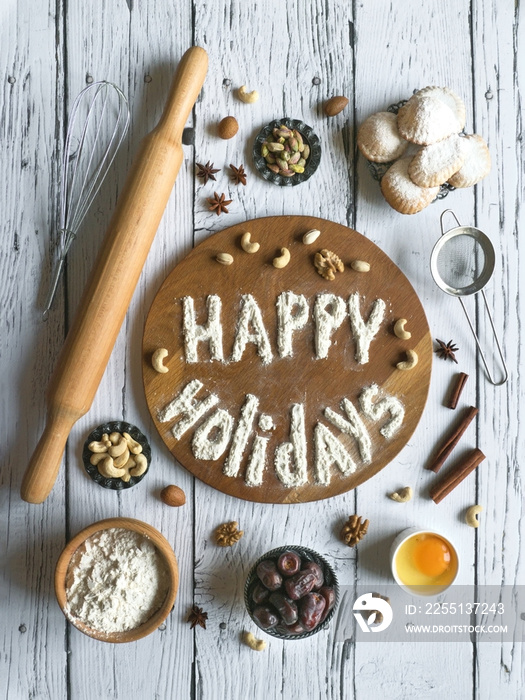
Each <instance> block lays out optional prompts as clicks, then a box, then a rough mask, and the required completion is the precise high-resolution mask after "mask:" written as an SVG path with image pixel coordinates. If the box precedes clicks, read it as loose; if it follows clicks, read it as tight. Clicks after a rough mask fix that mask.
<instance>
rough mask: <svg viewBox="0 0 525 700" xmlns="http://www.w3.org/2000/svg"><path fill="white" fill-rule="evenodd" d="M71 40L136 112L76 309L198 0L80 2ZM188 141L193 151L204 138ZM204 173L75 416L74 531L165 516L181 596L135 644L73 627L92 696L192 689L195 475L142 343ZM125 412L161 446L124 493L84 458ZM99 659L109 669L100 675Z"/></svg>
mask: <svg viewBox="0 0 525 700" xmlns="http://www.w3.org/2000/svg"><path fill="white" fill-rule="evenodd" d="M167 23H168V24H167ZM168 25H169V26H171V29H170V42H169V43H167V42H166V40H165V29H166V26H168ZM85 26H91V27H93V31H92V32H90V35H89V40H88V41H87V42H86V37H85V36H84V32H83V29H82V28H83V27H85ZM67 42H68V45H69V46H77V45H82V46H83V50H82V51H81V52H78V53H74V54H73V55H70V60H69V63H68V83H69V85H70V86H73V85H75V86H76V85H78V84H79V83H81V82H82V80H83V79H84V76H85V73H86V72H87V73H89V74H90V75H91V76H93V79H95V80H98V79H109V80H113V81H114V82H115V83H116V84H117V85H119V86H120V87H121V88H122V89H123V90H124V93H125V94H126V95H127V97H128V99H129V103H130V109H131V112H132V123H131V127H130V132H129V137H128V139H127V144H128V147H127V148H123V149H122V154H121V155H120V156H119V157H118V158H117V160H116V161H115V165H114V167H113V168H112V172H110V174H109V175H108V180H107V183H108V186H107V187H104V188H103V191H102V192H101V193H100V195H99V196H98V197H97V202H96V203H95V205H94V207H93V211H92V213H91V215H88V217H89V220H88V221H87V222H86V226H85V227H84V231H83V235H82V237H79V240H78V243H77V247H76V250H75V255H74V258H73V259H72V261H71V266H70V277H69V279H70V287H71V289H70V300H71V308H74V307H75V306H76V304H77V303H78V299H79V295H80V294H81V292H82V290H83V286H84V282H85V280H86V278H87V275H88V273H89V270H90V268H91V267H92V265H93V261H94V258H95V256H96V253H97V251H98V248H99V246H100V242H101V240H102V237H103V235H104V233H105V228H106V226H107V223H108V221H109V218H110V216H111V213H112V211H113V208H114V206H115V202H116V199H117V195H118V189H119V186H121V185H122V184H123V182H124V180H125V176H126V172H127V170H128V168H129V166H130V164H131V162H132V160H133V155H134V152H135V151H136V150H137V147H138V145H139V143H140V141H141V139H142V138H143V137H144V136H145V135H146V134H147V133H148V132H149V131H150V130H151V129H152V128H153V127H154V126H155V125H156V123H157V121H158V119H159V117H160V114H161V112H162V109H163V107H164V102H165V100H166V97H167V94H168V89H169V86H170V84H171V80H172V77H173V73H174V70H175V67H176V65H177V63H178V61H179V59H180V57H181V56H182V54H183V53H184V51H185V50H186V48H187V47H188V46H189V45H190V44H191V14H190V5H189V3H184V4H183V5H182V6H178V7H177V8H175V7H170V8H167V13H158V14H157V13H154V14H151V13H150V12H148V9H147V8H146V7H143V6H141V5H135V4H134V5H133V9H132V10H131V12H130V10H129V7H128V5H126V4H125V3H124V2H122V3H119V6H118V7H116V6H114V5H111V4H107V5H106V6H105V7H104V8H102V9H101V8H100V7H87V6H79V5H77V6H76V7H75V8H71V9H70V12H69V14H68V24H67ZM71 92H72V93H73V87H71ZM186 150H187V155H188V156H189V158H190V159H191V160H193V159H192V149H191V148H187V149H186ZM192 180H193V178H192V177H189V175H188V173H187V165H186V164H184V165H183V168H182V169H181V173H180V175H179V178H178V181H177V183H176V185H175V188H174V191H173V193H172V196H171V198H170V202H169V204H168V207H167V209H166V212H165V215H164V217H163V220H162V223H161V225H160V228H159V231H158V233H157V236H156V239H155V241H154V243H153V246H152V250H151V251H150V255H149V257H148V260H147V262H146V265H145V269H144V271H143V273H142V276H141V278H140V281H139V284H138V287H137V289H136V291H135V294H134V297H133V300H132V303H131V306H130V310H129V312H128V315H127V317H126V320H125V322H124V324H123V327H122V329H121V332H120V334H119V337H118V339H117V342H116V345H115V348H114V350H113V353H112V356H111V358H110V361H109V364H108V367H107V369H106V372H105V375H104V378H103V380H102V383H101V386H100V388H99V391H98V393H97V395H96V397H95V401H94V403H93V407H92V408H91V410H90V411H89V412H88V413H87V415H86V416H85V417H84V418H83V419H82V420H80V421H79V422H78V424H77V425H76V426H75V429H74V431H73V433H72V437H71V440H70V451H69V458H70V478H69V485H68V486H69V489H68V499H69V504H70V508H69V513H70V523H69V526H70V529H71V532H72V533H73V532H75V531H77V530H78V529H80V528H81V527H82V526H84V525H86V524H88V523H90V522H92V521H95V520H97V519H100V518H102V517H108V516H112V515H116V514H119V515H123V516H128V517H134V518H138V519H139V520H145V521H147V522H148V523H150V524H152V525H153V526H154V527H157V528H158V529H159V530H161V532H162V533H163V534H164V535H165V536H166V537H167V538H168V540H169V541H170V543H171V544H172V545H173V548H174V550H175V553H176V556H177V558H178V562H179V567H180V588H179V594H178V599H177V601H176V604H175V608H174V611H173V613H172V614H171V616H170V617H169V618H168V620H167V622H166V625H165V626H163V628H162V629H161V630H160V631H158V632H155V633H153V634H152V635H151V636H149V637H147V638H145V639H142V640H140V641H139V642H136V643H135V644H132V645H115V646H113V647H108V646H107V645H105V644H100V643H93V640H91V639H89V638H87V637H85V636H84V635H82V634H80V633H79V632H77V631H76V630H74V629H73V630H71V635H70V649H71V654H70V657H69V658H70V670H69V673H70V678H71V686H72V688H75V689H76V693H77V695H78V697H86V698H91V697H93V695H94V694H95V695H98V696H100V697H136V698H138V697H145V696H155V697H159V698H163V697H175V696H177V695H179V694H180V696H181V697H188V696H189V694H190V687H191V667H192V666H191V664H192V659H193V649H192V645H191V643H188V642H187V639H188V637H189V636H190V635H189V634H188V631H187V629H186V628H185V626H184V625H183V623H182V621H181V610H182V609H183V607H184V602H185V601H187V600H188V599H191V597H192V593H191V590H192V586H193V577H192V574H191V569H192V560H193V542H192V527H191V523H192V519H193V515H192V512H193V503H192V501H193V498H192V491H193V488H192V479H191V477H190V476H189V475H188V474H186V472H184V471H183V470H181V469H180V468H178V467H177V466H176V465H174V464H173V460H172V458H171V456H170V455H169V454H168V453H167V450H165V449H163V447H162V444H161V442H160V440H159V439H158V436H156V434H155V432H154V431H155V428H154V426H153V424H152V422H151V421H150V419H149V416H148V413H147V409H146V406H145V403H144V398H143V389H142V382H141V365H142V352H141V346H142V328H143V324H144V319H145V316H146V314H147V311H148V309H149V306H150V304H151V301H152V300H153V296H154V294H155V292H156V289H157V287H158V285H159V283H160V281H161V280H162V278H163V277H164V275H165V274H166V272H167V270H168V269H169V268H170V267H171V266H172V265H173V263H174V261H175V260H176V259H177V258H178V257H179V256H180V255H182V254H183V253H184V252H185V250H187V249H188V247H189V245H191V240H192V236H193V230H192V223H191V209H192V208H191V197H192V193H193V188H192ZM94 332H96V330H95V329H94ZM119 418H123V419H125V420H127V421H129V422H130V423H133V424H136V425H138V426H140V428H141V429H142V430H143V431H144V432H145V434H146V435H147V436H149V439H150V443H151V445H152V465H151V470H150V472H149V473H148V475H147V478H146V479H145V480H144V481H143V482H142V483H141V484H139V485H138V486H136V487H134V488H133V489H130V490H128V491H125V492H123V493H121V494H117V493H116V492H113V491H106V490H104V489H101V488H100V487H98V486H97V485H95V484H93V483H92V482H91V481H90V480H89V479H87V478H86V474H85V472H84V470H83V467H82V464H81V459H80V454H81V451H82V444H83V441H84V440H85V438H86V436H87V434H88V433H89V432H90V431H91V430H92V429H93V428H94V427H95V426H96V425H98V424H99V423H101V422H102V421H104V420H118V419H119ZM174 481H175V482H176V483H177V484H179V485H180V486H181V487H182V488H183V489H184V491H185V492H186V495H187V504H186V505H185V506H184V507H183V508H181V509H180V510H171V509H168V508H167V507H166V506H164V505H163V504H162V503H161V502H160V499H159V493H160V490H161V488H162V487H163V486H165V485H166V484H168V483H172V482H174ZM94 668H99V669H107V670H106V671H105V672H103V673H101V674H97V675H96V677H93V673H92V669H94ZM130 669H133V672H132V673H130Z"/></svg>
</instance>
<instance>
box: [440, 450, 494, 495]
mask: <svg viewBox="0 0 525 700" xmlns="http://www.w3.org/2000/svg"><path fill="white" fill-rule="evenodd" d="M484 459H485V455H484V454H483V452H482V451H481V450H480V449H478V448H477V447H475V448H474V449H473V450H471V451H470V452H468V453H467V454H466V455H465V457H464V458H463V459H462V460H461V461H460V462H458V464H456V466H455V467H454V468H453V469H451V470H450V471H449V472H448V473H447V475H446V476H445V477H444V478H443V479H441V480H440V481H439V483H437V484H435V485H434V486H432V488H431V489H430V498H431V499H432V500H433V501H434V503H440V502H441V501H442V500H443V499H444V498H445V496H448V494H449V493H451V492H452V491H453V490H454V489H455V488H456V486H458V485H459V484H461V482H462V481H463V479H466V478H467V476H468V475H469V474H470V473H471V472H473V471H474V469H475V468H476V467H477V466H479V465H480V464H481V462H483V460H484Z"/></svg>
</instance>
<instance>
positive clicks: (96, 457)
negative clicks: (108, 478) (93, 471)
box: [89, 452, 108, 467]
mask: <svg viewBox="0 0 525 700" xmlns="http://www.w3.org/2000/svg"><path fill="white" fill-rule="evenodd" d="M107 456H108V453H107V452H95V453H93V454H92V455H91V457H90V458H89V461H90V462H91V464H92V465H93V466H95V467H96V466H97V464H98V463H99V462H102V460H103V459H106V457H107Z"/></svg>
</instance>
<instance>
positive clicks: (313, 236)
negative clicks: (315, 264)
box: [303, 228, 321, 245]
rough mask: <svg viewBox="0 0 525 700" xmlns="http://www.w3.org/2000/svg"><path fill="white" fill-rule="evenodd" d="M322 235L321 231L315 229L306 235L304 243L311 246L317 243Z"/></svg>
mask: <svg viewBox="0 0 525 700" xmlns="http://www.w3.org/2000/svg"><path fill="white" fill-rule="evenodd" d="M320 235H321V231H318V230H317V229H316V228H313V229H311V230H310V231H307V232H306V233H305V234H304V236H303V243H304V244H305V245H310V244H311V243H313V242H314V241H316V240H317V239H318V238H319V236H320Z"/></svg>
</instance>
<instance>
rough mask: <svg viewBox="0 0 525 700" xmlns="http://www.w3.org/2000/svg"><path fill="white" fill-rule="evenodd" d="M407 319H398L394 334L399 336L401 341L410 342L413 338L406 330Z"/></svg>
mask: <svg viewBox="0 0 525 700" xmlns="http://www.w3.org/2000/svg"><path fill="white" fill-rule="evenodd" d="M406 322H407V320H406V318H398V319H397V321H396V322H395V323H394V334H395V335H397V337H398V338H401V340H408V339H409V338H411V337H412V333H409V332H408V331H406V330H405V323H406Z"/></svg>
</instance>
